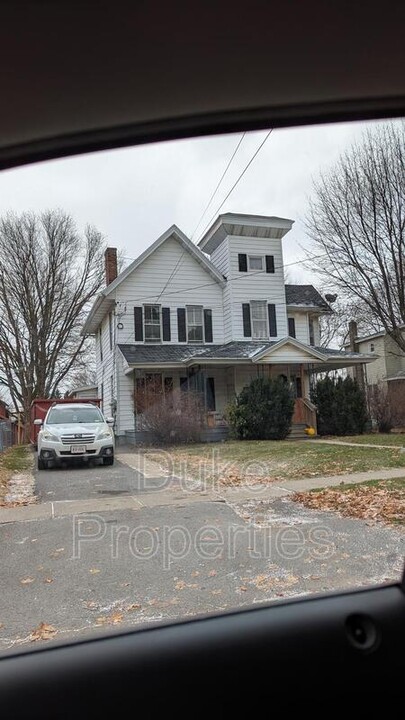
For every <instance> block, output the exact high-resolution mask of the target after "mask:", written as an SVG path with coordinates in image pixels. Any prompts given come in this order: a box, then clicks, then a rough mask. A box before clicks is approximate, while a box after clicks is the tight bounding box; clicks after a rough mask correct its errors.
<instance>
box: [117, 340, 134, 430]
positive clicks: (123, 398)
mask: <svg viewBox="0 0 405 720" xmlns="http://www.w3.org/2000/svg"><path fill="white" fill-rule="evenodd" d="M116 392H117V424H116V428H115V431H116V434H117V435H125V431H126V430H133V429H134V400H133V392H134V378H133V375H132V374H131V375H124V366H123V357H122V355H121V353H120V351H119V350H117V391H116Z"/></svg>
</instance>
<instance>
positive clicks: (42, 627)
mask: <svg viewBox="0 0 405 720" xmlns="http://www.w3.org/2000/svg"><path fill="white" fill-rule="evenodd" d="M56 633H57V630H56V628H54V627H53V625H48V623H44V622H41V623H40V624H39V625H38V627H37V628H35V630H32V631H31V633H30V636H29V639H30V640H31V642H35V641H36V640H52V638H53V637H54V636H55V635H56Z"/></svg>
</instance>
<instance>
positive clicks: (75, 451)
mask: <svg viewBox="0 0 405 720" xmlns="http://www.w3.org/2000/svg"><path fill="white" fill-rule="evenodd" d="M70 452H71V453H72V455H83V453H85V452H86V446H85V445H71V446H70Z"/></svg>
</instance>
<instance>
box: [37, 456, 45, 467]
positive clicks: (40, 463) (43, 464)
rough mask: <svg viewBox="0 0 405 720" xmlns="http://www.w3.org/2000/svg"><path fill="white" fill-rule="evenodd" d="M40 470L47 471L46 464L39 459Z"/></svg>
mask: <svg viewBox="0 0 405 720" xmlns="http://www.w3.org/2000/svg"><path fill="white" fill-rule="evenodd" d="M38 470H46V463H44V461H43V460H41V458H40V457H39V458H38Z"/></svg>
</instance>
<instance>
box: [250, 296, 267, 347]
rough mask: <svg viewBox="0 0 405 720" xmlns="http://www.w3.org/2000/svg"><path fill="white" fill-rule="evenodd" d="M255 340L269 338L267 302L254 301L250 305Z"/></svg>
mask: <svg viewBox="0 0 405 720" xmlns="http://www.w3.org/2000/svg"><path fill="white" fill-rule="evenodd" d="M250 312H251V319H252V338H253V340H263V339H266V338H268V337H269V329H268V318H267V303H266V301H265V300H252V301H251V303H250Z"/></svg>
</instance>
